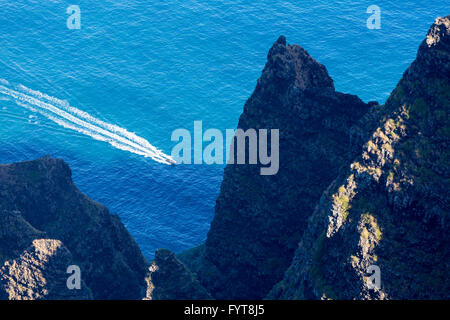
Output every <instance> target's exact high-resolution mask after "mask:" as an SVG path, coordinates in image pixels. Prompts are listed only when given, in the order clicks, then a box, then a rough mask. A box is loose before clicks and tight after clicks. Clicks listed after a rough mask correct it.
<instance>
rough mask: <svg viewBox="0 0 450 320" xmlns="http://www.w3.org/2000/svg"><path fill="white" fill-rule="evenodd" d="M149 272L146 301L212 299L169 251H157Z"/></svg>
mask: <svg viewBox="0 0 450 320" xmlns="http://www.w3.org/2000/svg"><path fill="white" fill-rule="evenodd" d="M149 270H150V272H149V277H148V278H147V282H148V285H147V294H146V298H145V299H146V300H186V299H192V300H210V299H212V297H211V295H210V294H209V293H208V292H207V291H206V289H205V288H204V287H203V286H202V285H201V284H200V282H199V281H198V280H197V279H196V277H195V276H194V275H193V274H192V273H191V272H190V271H189V270H188V269H187V268H186V266H185V265H184V264H183V263H181V262H180V261H179V260H178V259H177V258H176V257H175V254H174V253H173V252H171V251H169V250H166V249H160V250H157V251H156V254H155V260H154V261H153V264H152V265H151V267H150V268H149Z"/></svg>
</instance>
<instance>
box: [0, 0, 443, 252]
mask: <svg viewBox="0 0 450 320" xmlns="http://www.w3.org/2000/svg"><path fill="white" fill-rule="evenodd" d="M74 2H75V1H74ZM74 2H72V1H58V0H52V1H39V0H29V1H24V0H14V1H2V2H0V79H4V80H7V81H8V82H9V83H10V84H11V85H10V86H12V84H14V85H16V86H17V85H23V86H25V87H27V88H31V89H33V90H36V91H39V92H40V93H42V94H45V95H48V96H50V97H55V98H58V99H61V100H65V101H67V102H68V103H69V104H70V105H71V106H73V107H76V108H78V109H80V110H83V111H85V112H87V113H89V114H90V115H91V116H93V117H95V118H98V119H100V120H102V121H105V122H108V123H111V124H114V125H117V126H120V127H122V128H126V129H127V130H129V131H131V132H134V133H136V135H138V136H140V137H143V138H144V139H146V140H148V141H149V142H150V143H151V144H152V145H153V146H155V147H157V148H159V149H161V150H162V151H163V152H165V153H166V154H170V152H171V149H172V147H173V146H174V145H175V144H176V142H172V141H171V139H170V138H171V133H172V131H173V130H175V129H177V128H187V129H190V130H192V128H193V122H194V121H195V120H202V121H203V127H204V128H205V129H206V128H218V129H222V130H225V129H227V128H235V127H236V125H237V121H238V118H239V115H240V113H241V112H242V107H243V105H244V103H245V101H246V99H247V98H248V97H249V95H250V94H251V92H252V90H253V89H254V87H255V84H256V80H257V78H258V77H259V75H260V72H261V70H262V68H263V66H264V63H265V61H266V55H267V51H268V49H269V48H270V46H271V45H272V43H273V42H274V41H275V40H276V39H277V38H278V36H279V35H281V34H283V35H285V36H286V37H287V39H288V42H289V43H297V44H300V45H301V46H303V47H304V48H305V49H307V50H308V51H309V53H310V54H311V55H312V56H313V57H314V58H316V59H317V60H318V61H320V62H321V63H323V64H324V65H325V66H326V67H327V68H328V71H329V73H330V75H331V76H332V77H333V79H334V80H335V86H336V88H337V90H339V91H342V92H349V93H353V94H357V95H359V96H360V97H361V98H362V99H363V100H365V101H370V100H378V101H379V102H380V103H383V102H384V101H385V100H386V98H387V97H388V95H389V93H390V92H391V90H392V89H393V88H394V87H395V85H396V83H397V82H398V80H399V79H400V77H401V75H402V73H403V72H404V70H405V69H406V68H407V66H408V65H409V64H410V63H411V61H412V60H413V59H414V57H415V54H416V50H417V48H418V45H419V44H420V42H421V40H422V39H423V38H424V36H425V34H426V32H427V29H428V28H429V26H430V25H431V24H432V22H433V21H434V19H435V18H436V17H438V16H442V15H446V14H448V13H449V12H448V11H446V10H448V9H449V7H450V6H449V3H448V1H440V2H438V1H428V0H418V1H414V2H406V1H388V0H376V1H375V0H373V1H372V0H371V1H324V0H319V1H298V0H297V1H275V0H260V1H257V2H255V1H248V0H245V1H237V0H236V1H230V0H221V1H218V0H209V1H195V0H183V1H181V0H175V1H158V0H157V1H151V2H150V1H145V0H104V1H86V0H77V1H76V3H74ZM72 4H76V5H79V7H80V9H81V29H80V30H69V29H68V28H67V27H66V20H67V18H68V14H67V13H66V8H67V7H68V6H69V5H72ZM372 4H376V5H378V6H379V7H380V8H381V29H379V30H369V29H367V27H366V20H367V18H368V17H369V15H370V14H367V13H366V9H367V7H369V6H370V5H372ZM6 83H7V82H5V81H3V82H2V81H0V85H1V84H3V85H6ZM8 85H9V84H8ZM44 100H45V99H44ZM16 102H17V101H16V99H13V98H12V97H11V95H7V94H0V163H8V162H12V161H19V160H27V159H33V158H37V157H41V156H43V155H45V154H50V155H52V156H54V157H61V158H63V159H65V160H66V161H67V162H68V163H69V164H70V166H71V168H72V171H73V178H74V181H75V183H76V184H77V186H78V187H79V188H80V190H81V191H82V192H84V193H86V194H87V195H89V196H90V197H91V198H92V199H94V200H96V201H99V202H101V203H104V204H105V205H107V206H108V207H109V209H110V210H111V211H112V212H114V213H117V214H118V215H119V216H120V217H121V219H122V221H123V222H124V224H125V225H126V227H127V228H128V230H129V231H130V233H131V234H132V235H133V236H134V237H135V239H136V240H137V242H138V244H139V245H140V247H141V249H142V251H143V253H144V254H145V255H146V256H147V257H148V258H152V257H153V254H154V250H155V249H156V248H169V249H171V250H173V251H175V252H179V251H181V250H184V249H187V248H189V247H192V246H195V245H198V244H200V243H201V242H202V241H203V240H204V239H205V238H206V234H207V231H208V229H209V224H210V222H211V220H212V217H213V214H214V204H215V199H216V197H217V195H218V193H219V188H220V183H221V180H222V173H223V166H222V165H211V166H208V165H177V166H167V165H164V164H160V163H157V162H155V161H153V160H152V159H151V158H146V157H143V156H141V155H138V154H135V153H130V152H126V151H123V150H120V149H118V148H115V147H113V146H112V145H110V144H108V143H105V142H102V141H97V140H94V139H92V138H91V137H90V136H88V135H85V134H82V133H80V132H77V131H73V130H70V129H68V128H65V127H63V126H61V125H58V124H57V123H55V122H54V121H51V120H50V119H48V118H47V117H45V116H44V115H43V114H42V113H39V112H36V111H33V109H31V110H30V109H29V108H25V107H24V105H23V104H21V103H20V104H18V103H16ZM47 102H48V100H47Z"/></svg>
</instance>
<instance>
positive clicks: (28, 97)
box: [0, 78, 175, 164]
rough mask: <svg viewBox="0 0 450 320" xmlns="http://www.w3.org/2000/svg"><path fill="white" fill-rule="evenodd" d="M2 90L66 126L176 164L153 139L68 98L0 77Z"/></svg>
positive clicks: (2, 92)
mask: <svg viewBox="0 0 450 320" xmlns="http://www.w3.org/2000/svg"><path fill="white" fill-rule="evenodd" d="M0 94H2V95H5V96H8V97H9V98H12V99H13V100H14V101H15V102H16V104H18V105H20V106H22V107H25V108H27V109H29V110H31V111H33V112H38V113H40V114H41V115H43V116H45V117H46V118H48V119H50V120H51V121H53V122H55V123H56V124H58V125H60V126H63V127H64V128H68V129H72V130H75V131H77V132H79V133H82V134H85V135H87V136H90V137H91V138H93V139H95V140H99V141H104V142H108V143H109V144H110V145H112V146H113V147H115V148H117V149H120V150H124V151H129V152H132V153H135V154H138V155H141V156H144V157H148V158H152V159H153V160H155V161H157V162H159V163H164V164H175V161H174V160H173V159H172V157H170V156H168V155H166V154H164V153H163V152H162V151H161V150H159V149H157V148H156V147H154V146H152V145H151V144H150V142H148V141H147V140H145V139H144V138H142V137H139V136H137V135H136V134H134V133H132V132H129V131H128V130H126V129H124V128H121V127H119V126H116V125H113V124H110V123H107V122H104V121H102V120H99V119H97V118H95V117H93V116H91V115H90V114H89V113H87V112H84V111H82V110H80V109H77V108H74V107H71V106H70V105H69V104H68V103H67V102H66V101H63V100H60V99H57V98H55V97H51V96H48V95H46V94H44V93H41V92H39V91H35V90H32V89H29V88H27V87H25V86H23V85H18V86H11V85H10V84H9V82H8V81H6V80H4V79H1V78H0Z"/></svg>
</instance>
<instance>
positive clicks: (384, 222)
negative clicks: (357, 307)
mask: <svg viewBox="0 0 450 320" xmlns="http://www.w3.org/2000/svg"><path fill="white" fill-rule="evenodd" d="M449 111H450V16H447V17H445V18H439V19H437V20H436V22H435V24H434V25H433V26H432V27H431V29H430V31H429V32H428V35H427V37H426V39H425V40H424V41H423V42H422V44H421V45H420V48H419V51H418V54H417V58H416V60H415V61H414V62H413V63H412V64H411V66H410V67H409V68H408V69H407V70H406V72H405V73H404V75H403V78H402V79H401V80H400V82H399V84H398V85H397V87H396V89H395V90H394V91H393V92H392V94H391V96H390V98H389V99H388V101H387V102H386V104H385V106H383V107H380V108H378V110H374V111H373V112H372V113H370V114H369V115H368V116H366V117H365V118H364V119H363V120H364V121H365V130H366V133H362V134H361V135H360V136H361V137H364V136H365V137H367V140H366V141H365V142H366V143H365V144H364V146H363V149H362V151H361V152H360V154H359V156H358V157H356V158H355V159H354V160H353V161H351V162H349V164H348V165H347V170H346V171H345V172H343V173H342V174H340V176H339V177H338V178H337V179H336V181H334V182H333V183H332V184H331V185H330V186H329V187H328V189H327V190H326V191H325V193H324V194H323V196H322V198H321V200H320V202H319V204H318V206H317V208H316V210H315V212H314V214H313V215H312V217H311V219H310V221H309V227H308V228H307V231H306V232H305V233H304V237H303V239H302V241H301V242H300V245H299V248H298V250H297V252H296V254H295V258H294V261H293V263H292V265H291V266H290V268H289V269H288V271H287V272H286V275H285V277H284V279H283V281H281V282H280V283H279V284H278V285H277V286H275V288H274V289H273V290H272V292H271V294H270V295H269V297H270V298H282V299H319V298H334V299H449V298H450V295H449V292H450V278H449V277H448V271H449V270H450V268H449V267H450V266H449V262H450V250H449V248H450V237H449V234H448V230H449V226H450V220H449V217H450V215H449V208H450V202H449V201H450V123H449ZM298 232H299V233H302V232H303V229H302V228H299V229H298ZM371 265H376V266H378V267H379V270H380V276H381V286H380V287H375V288H371V286H370V285H369V282H368V279H367V278H368V277H369V276H371V275H372V272H369V270H368V269H369V267H370V266H371Z"/></svg>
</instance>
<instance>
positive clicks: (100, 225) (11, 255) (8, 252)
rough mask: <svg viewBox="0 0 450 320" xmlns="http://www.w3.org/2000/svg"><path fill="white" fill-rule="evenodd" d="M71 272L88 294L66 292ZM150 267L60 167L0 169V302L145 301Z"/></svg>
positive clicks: (46, 161)
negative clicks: (74, 269) (74, 268)
mask: <svg viewBox="0 0 450 320" xmlns="http://www.w3.org/2000/svg"><path fill="white" fill-rule="evenodd" d="M69 265H78V266H79V267H80V269H81V275H82V280H83V283H84V284H85V286H86V288H83V289H85V290H81V291H78V290H71V291H78V292H68V291H69V290H67V287H66V283H65V281H64V282H63V279H67V278H68V277H69V276H70V274H66V270H67V267H68V266H69ZM148 265H149V264H148V262H147V261H146V260H145V259H144V257H143V256H142V254H141V252H140V250H139V248H138V246H137V245H136V243H135V241H134V240H133V239H132V237H131V236H130V234H129V233H128V231H127V230H126V229H125V227H124V226H123V224H122V223H121V222H120V219H119V217H118V216H116V215H112V214H110V213H109V212H108V210H107V209H106V208H105V207H104V206H103V205H100V204H98V203H95V202H93V201H91V200H90V199H89V198H87V197H86V196H85V195H83V194H82V193H81V192H80V191H79V190H78V189H77V188H76V187H75V185H74V184H73V182H72V179H71V171H70V169H69V167H68V165H67V164H66V163H64V162H63V161H62V160H58V159H52V158H50V157H45V158H42V159H39V160H35V161H28V162H21V163H14V164H10V165H1V166H0V297H2V298H11V299H32V298H33V299H45V298H47V299H57V298H61V299H63V298H64V299H65V298H70V297H72V298H79V299H81V298H90V297H92V298H94V299H140V298H142V297H143V296H144V294H145V288H146V283H145V276H146V274H147V269H148Z"/></svg>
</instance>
